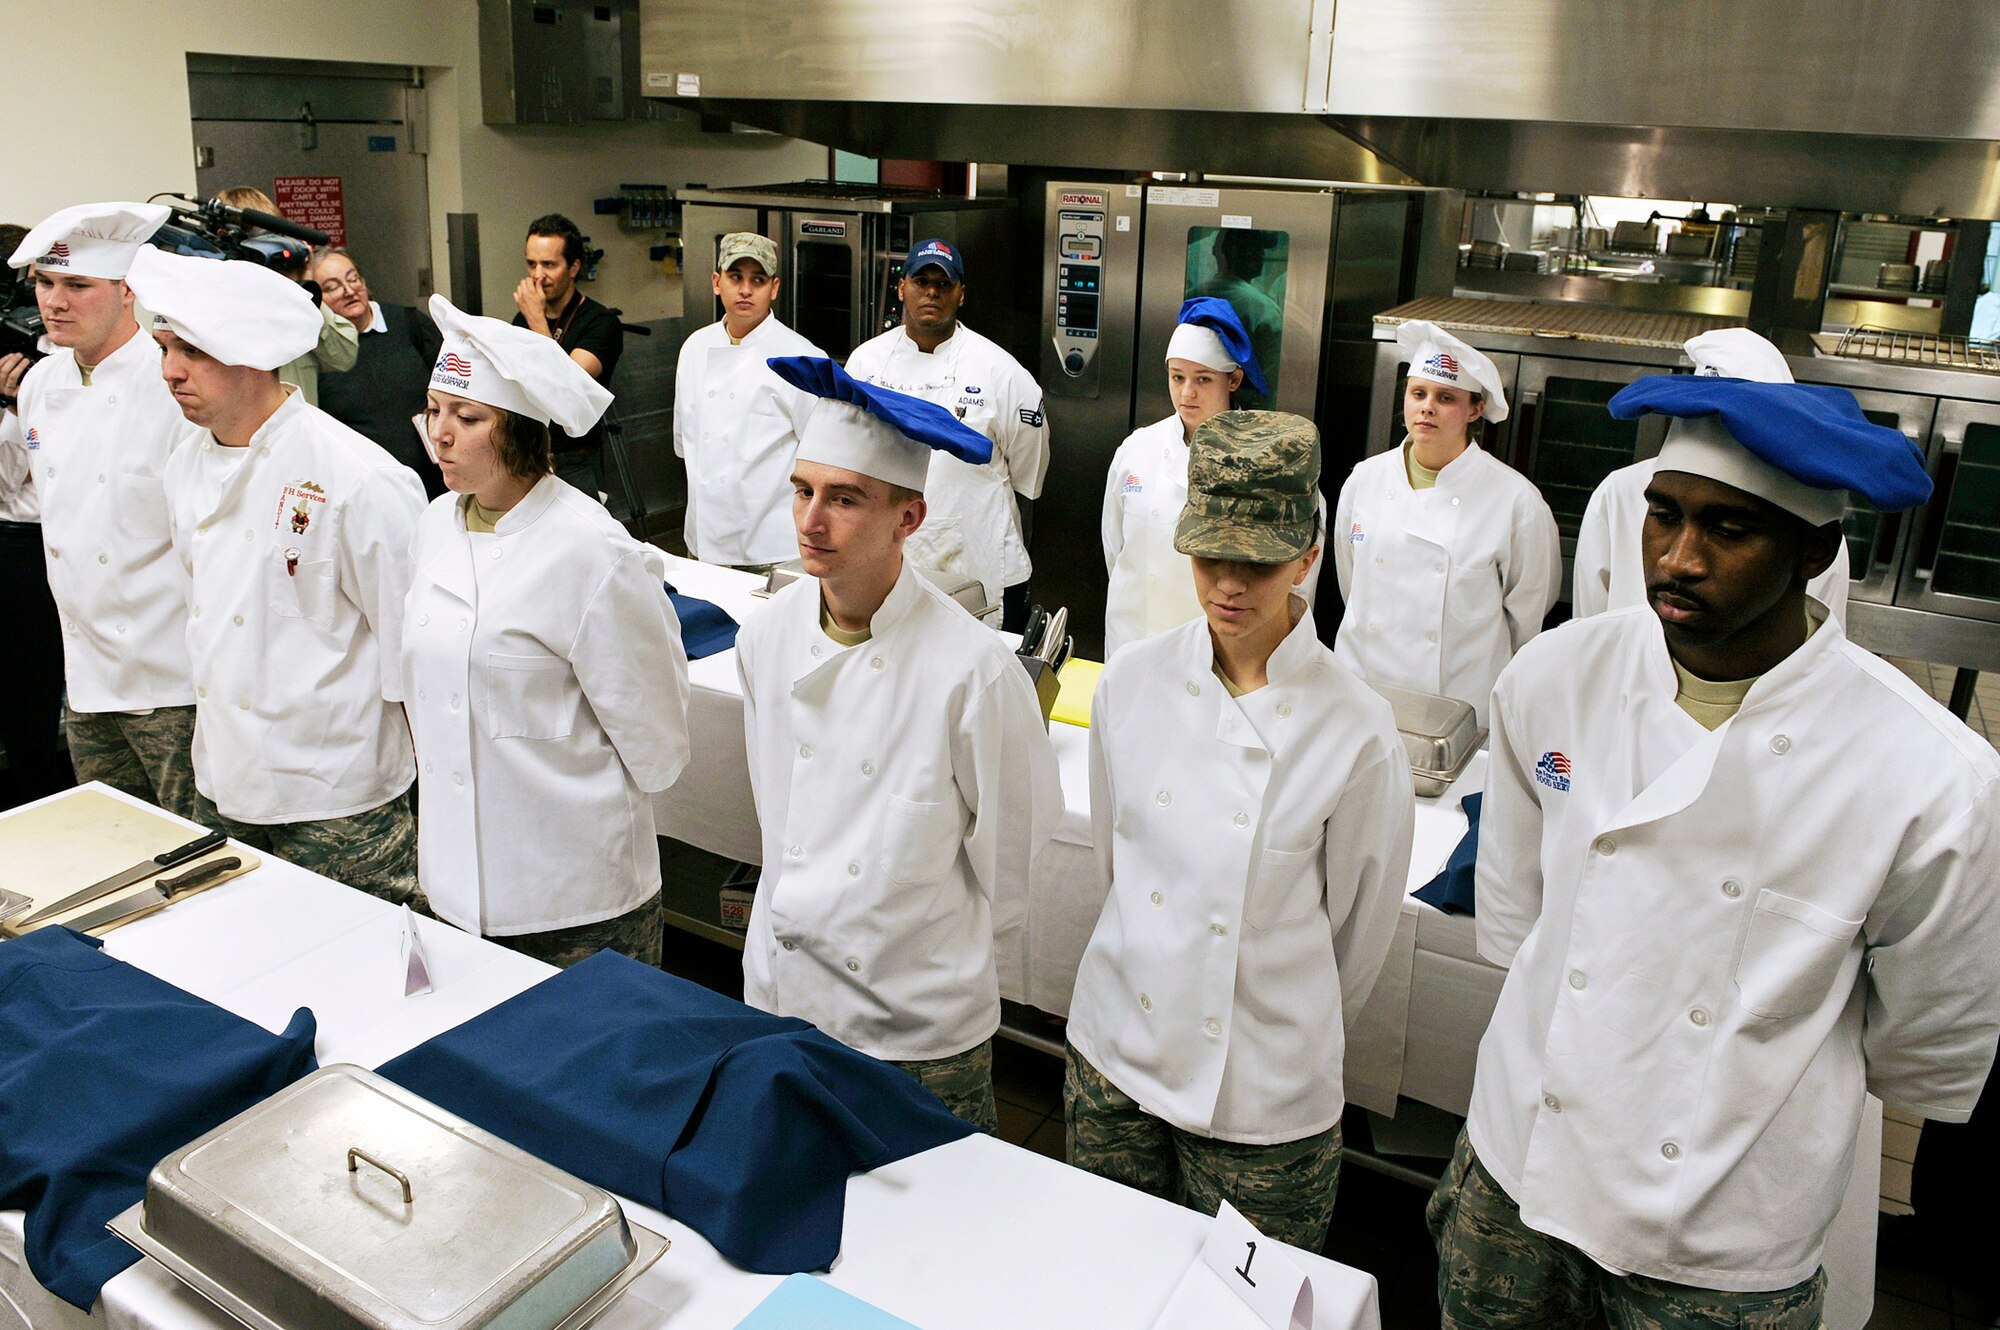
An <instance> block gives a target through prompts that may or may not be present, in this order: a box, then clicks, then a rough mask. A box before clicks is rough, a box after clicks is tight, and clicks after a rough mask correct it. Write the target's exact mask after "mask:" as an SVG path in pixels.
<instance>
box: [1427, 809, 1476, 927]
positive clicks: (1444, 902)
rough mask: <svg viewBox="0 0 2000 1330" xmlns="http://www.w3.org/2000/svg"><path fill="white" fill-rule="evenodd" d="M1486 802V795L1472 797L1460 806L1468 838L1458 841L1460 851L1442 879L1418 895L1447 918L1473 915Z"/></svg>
mask: <svg viewBox="0 0 2000 1330" xmlns="http://www.w3.org/2000/svg"><path fill="white" fill-rule="evenodd" d="M1485 800H1486V796H1485V795H1484V794H1468V795H1466V796H1465V798H1463V799H1461V800H1460V801H1459V804H1458V806H1459V807H1460V808H1463V809H1464V810H1465V821H1466V827H1465V834H1464V835H1463V836H1460V837H1459V838H1458V847H1457V848H1456V849H1454V850H1453V851H1452V852H1451V858H1449V859H1447V860H1445V861H1444V867H1443V868H1442V869H1440V870H1439V872H1438V875H1437V876H1436V877H1434V878H1432V879H1431V880H1430V881H1428V882H1426V883H1424V885H1423V886H1421V887H1418V888H1417V890H1416V891H1415V893H1414V894H1415V896H1416V898H1417V899H1418V900H1420V901H1422V902H1423V903H1424V904H1426V905H1435V906H1437V907H1438V908H1439V909H1440V910H1443V911H1444V912H1445V913H1446V914H1471V913H1472V877H1473V869H1474V867H1475V866H1476V865H1477V863H1478V859H1479V805H1480V804H1482V803H1484V802H1485Z"/></svg>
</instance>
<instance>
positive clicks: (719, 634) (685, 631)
mask: <svg viewBox="0 0 2000 1330" xmlns="http://www.w3.org/2000/svg"><path fill="white" fill-rule="evenodd" d="M662 585H663V586H665V587H666V589H667V599H668V600H670V601H672V602H673V603H674V615H675V617H676V618H678V619H679V620H680V621H681V649H682V650H684V651H686V652H687V658H688V659H689V660H700V659H701V658H702V657H703V656H713V655H714V654H715V653H716V652H718V651H727V650H729V648H731V647H733V646H735V645H736V630H737V623H736V620H734V619H732V618H730V617H729V614H728V611H726V610H724V609H723V608H722V607H721V606H720V605H717V604H716V603H715V602H714V601H712V600H702V599H701V598H700V597H698V596H684V595H682V594H681V593H680V592H678V591H676V590H674V584H673V583H672V582H665V583H662Z"/></svg>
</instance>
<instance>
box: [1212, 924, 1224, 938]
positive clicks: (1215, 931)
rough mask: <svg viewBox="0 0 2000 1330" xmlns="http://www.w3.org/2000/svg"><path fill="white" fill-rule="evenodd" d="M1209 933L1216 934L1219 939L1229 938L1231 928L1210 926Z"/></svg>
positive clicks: (1220, 925)
mask: <svg viewBox="0 0 2000 1330" xmlns="http://www.w3.org/2000/svg"><path fill="white" fill-rule="evenodd" d="M1208 931H1209V932H1211V933H1213V934H1215V935H1216V936H1217V937H1228V936H1229V928H1228V925H1226V924H1210V925H1209V926H1208Z"/></svg>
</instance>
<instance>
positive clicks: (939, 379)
mask: <svg viewBox="0 0 2000 1330" xmlns="http://www.w3.org/2000/svg"><path fill="white" fill-rule="evenodd" d="M847 372H848V373H849V374H851V375H853V376H854V377H855V378H857V379H860V380H862V381H863V382H866V383H873V384H878V385H880V386H881V387H884V388H893V389H895V390H896V391H897V392H903V393H908V394H909V395H910V396H912V397H921V398H923V399H924V400H925V401H927V402H935V403H937V405H939V406H941V407H943V408H944V409H945V410H947V411H950V412H952V413H953V414H954V415H956V416H957V417H958V418H959V419H960V420H962V421H964V422H965V423H966V424H967V425H970V426H971V427H972V428H973V429H976V430H978V431H979V432H980V433H981V434H984V435H985V436H986V437H987V438H989V439H991V440H992V441H993V459H992V460H991V461H989V462H987V463H985V464H984V465H981V466H974V465H973V464H972V463H970V462H961V461H960V460H958V459H957V458H955V457H951V456H949V455H947V454H945V453H942V452H939V453H933V454H932V456H931V468H930V475H929V477H928V478H927V479H926V481H925V482H924V500H925V503H926V505H927V506H928V510H929V511H928V513H927V515H926V516H925V518H924V524H923V526H922V527H920V528H919V529H918V530H917V532H916V534H914V535H912V536H911V537H910V539H909V542H908V544H906V545H905V546H904V552H905V554H907V555H908V556H909V557H910V558H912V559H915V560H916V561H917V562H918V563H919V564H921V565H922V566H924V567H926V568H935V569H937V570H939V571H940V572H954V573H961V574H964V575H965V576H967V577H976V578H978V579H979V580H980V582H981V583H982V584H983V585H984V586H985V588H986V596H987V600H988V602H989V603H990V604H994V605H998V604H999V603H1000V597H1001V593H1002V592H1004V591H1005V590H1006V588H1008V587H1010V586H1015V585H1017V584H1019V583H1021V582H1025V581H1027V580H1028V575H1029V573H1030V572H1031V571H1032V570H1033V565H1032V564H1031V563H1030V562H1029V561H1028V547H1027V544H1026V543H1025V542H1024V541H1023V540H1022V538H1021V513H1020V509H1019V508H1017V507H1016V506H1015V504H1014V495H1015V494H1019V495H1020V496H1021V497H1022V498H1024V499H1033V498H1037V497H1039V496H1040V495H1041V492H1042V479H1043V477H1044V476H1046V475H1047V474H1048V469H1049V427H1048V422H1047V419H1046V418H1045V417H1044V415H1043V412H1042V390H1041V386H1040V385H1039V384H1037V383H1036V382H1035V380H1034V376H1032V375H1031V374H1029V373H1028V371H1027V370H1025V369H1022V368H1021V366H1020V364H1019V363H1018V362H1017V361H1015V359H1014V357H1012V356H1010V355H1008V354H1007V353H1006V352H1005V351H1003V350H1001V349H1000V347H999V345H998V344H997V343H995V342H993V341H992V340H991V339H990V338H986V337H982V336H980V335H979V334H978V333H976V332H974V331H972V329H970V328H968V327H966V326H965V325H964V324H963V323H961V324H959V325H958V331H956V332H954V333H953V334H952V335H951V336H950V337H948V338H946V339H945V340H944V341H943V342H941V343H939V344H938V349H937V350H936V351H933V352H931V353H929V354H928V355H927V354H925V353H924V352H922V351H920V350H918V349H917V344H916V343H915V342H914V341H912V340H910V335H909V333H907V332H905V331H904V330H903V329H901V328H891V329H889V331H887V332H885V333H883V334H881V335H880V336H878V337H871V338H869V339H868V340H867V341H865V342H863V343H862V344H861V345H860V346H857V347H855V348H854V353H853V354H852V355H850V356H848V358H847Z"/></svg>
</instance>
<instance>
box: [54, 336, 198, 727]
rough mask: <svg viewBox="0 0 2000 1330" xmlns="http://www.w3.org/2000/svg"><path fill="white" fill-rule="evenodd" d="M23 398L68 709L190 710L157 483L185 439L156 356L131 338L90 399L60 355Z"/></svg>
mask: <svg viewBox="0 0 2000 1330" xmlns="http://www.w3.org/2000/svg"><path fill="white" fill-rule="evenodd" d="M20 399H21V400H20V406H19V408H18V410H19V414H20V421H21V427H22V432H23V435H24V438H25V441H26V445H27V452H28V464H29V466H30V468H31V469H32V471H33V474H34V482H35V484H34V488H35V493H36V495H37V496H38V498H39V500H40V502H41V509H42V514H41V522H42V548H43V552H44V553H45V554H46V555H47V558H48V567H49V591H50V592H51V593H52V594H53V595H54V596H55V602H56V610H57V612H58V613H59V614H60V615H61V616H62V641H63V682H64V686H65V688H66V690H67V693H68V701H69V705H70V709H71V710H73V711H82V712H95V711H144V710H147V709H149V708H152V707H184V706H187V705H188V704H189V703H191V702H193V701H194V680H193V675H192V672H191V670H190V668H189V665H188V643H187V615H188V575H187V569H186V568H184V567H182V566H181V563H180V561H179V560H178V559H176V558H175V557H174V552H173V547H172V542H171V540H170V538H169V535H168V527H167V498H166V493H165V491H164V489H163V488H162V481H161V477H162V476H163V475H164V474H165V472H166V467H167V456H168V454H169V453H171V452H172V451H173V448H174V445H175V443H176V442H178V441H179V440H180V438H181V437H182V436H184V435H186V434H188V433H190V432H192V430H193V429H194V427H193V426H192V425H190V424H188V422H187V418H186V417H185V416H183V415H182V414H181V409H180V407H179V406H178V405H177V404H176V403H175V402H174V397H173V394H172V393H171V392H169V391H168V390H167V385H166V381H165V380H164V379H162V378H161V377H160V348H159V347H158V346H157V345H156V344H155V343H154V341H153V339H152V338H151V337H148V336H147V335H146V334H145V333H144V332H143V331H139V332H134V333H133V334H132V336H131V337H129V338H127V339H126V341H125V344H124V345H123V346H121V347H119V348H118V349H117V350H116V351H113V352H112V353H111V354H110V355H108V356H106V357H105V358H104V363H103V364H101V365H98V366H97V367H96V368H95V369H93V370H92V371H91V376H90V386H89V387H87V388H86V387H84V385H83V375H82V373H81V372H80V371H79V370H78V369H77V365H76V356H75V354H74V353H73V352H72V351H70V350H69V349H68V348H66V347H65V348H59V349H57V350H55V351H53V352H51V353H50V354H49V356H48V358H47V359H45V360H42V361H39V362H37V363H36V365H35V366H34V368H33V369H30V370H29V371H28V375H27V377H26V378H25V379H23V380H22V382H21V391H20Z"/></svg>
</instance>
